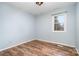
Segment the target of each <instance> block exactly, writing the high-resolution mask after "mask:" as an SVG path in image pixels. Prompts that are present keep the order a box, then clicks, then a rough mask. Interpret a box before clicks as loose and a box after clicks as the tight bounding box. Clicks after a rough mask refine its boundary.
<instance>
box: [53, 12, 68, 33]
mask: <svg viewBox="0 0 79 59" xmlns="http://www.w3.org/2000/svg"><path fill="white" fill-rule="evenodd" d="M59 15H64V16H65V19H64V31H55V30H54V17H55V16H59ZM52 25H53V26H52V29H53V32H66V31H67V27H66V26H67V13H60V14H56V15H52Z"/></svg>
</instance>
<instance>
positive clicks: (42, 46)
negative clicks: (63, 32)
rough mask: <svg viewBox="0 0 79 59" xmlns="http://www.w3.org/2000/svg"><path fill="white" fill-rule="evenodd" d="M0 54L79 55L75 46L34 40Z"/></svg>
mask: <svg viewBox="0 0 79 59" xmlns="http://www.w3.org/2000/svg"><path fill="white" fill-rule="evenodd" d="M0 56H78V54H77V52H76V50H75V48H73V47H68V46H64V45H60V44H55V43H49V42H44V41H39V40H33V41H31V42H27V43H24V44H21V45H19V46H16V47H13V48H10V49H7V50H5V51H2V52H0Z"/></svg>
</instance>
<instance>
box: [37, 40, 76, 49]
mask: <svg viewBox="0 0 79 59" xmlns="http://www.w3.org/2000/svg"><path fill="white" fill-rule="evenodd" d="M36 40H41V41H45V42H50V43H56V44H60V45H64V46H69V47H74V48H75V46H73V45H69V44H65V43H61V42H55V41H48V40H45V39H36Z"/></svg>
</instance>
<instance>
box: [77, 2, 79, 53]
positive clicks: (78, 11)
mask: <svg viewBox="0 0 79 59" xmlns="http://www.w3.org/2000/svg"><path fill="white" fill-rule="evenodd" d="M76 16H77V21H76V22H77V25H76V26H77V30H76V33H77V40H76V48H77V49H78V51H79V3H77V7H76Z"/></svg>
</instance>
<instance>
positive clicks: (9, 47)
mask: <svg viewBox="0 0 79 59" xmlns="http://www.w3.org/2000/svg"><path fill="white" fill-rule="evenodd" d="M32 40H41V41H46V42H50V43H57V44H61V45H65V46H69V47H75V46H71V45H68V44H64V43H59V42H54V41H48V40H44V39H31V40H28V41H24V42H19V43H16V44H15V45H12V46H9V47H7V48H4V49H0V51H3V50H6V49H9V48H12V47H15V46H18V45H21V44H23V43H26V42H30V41H32ZM77 51H78V50H77ZM78 52H79V51H78Z"/></svg>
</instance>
